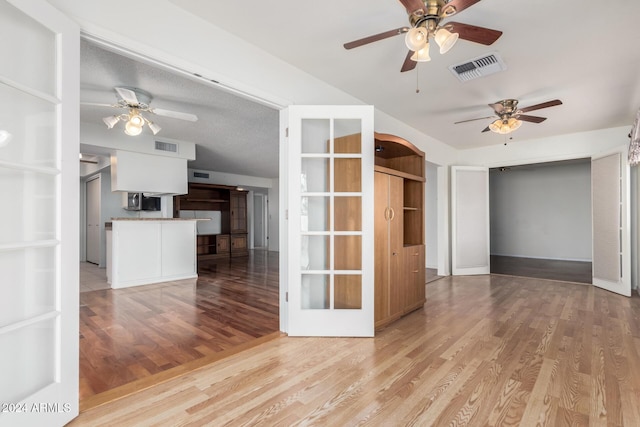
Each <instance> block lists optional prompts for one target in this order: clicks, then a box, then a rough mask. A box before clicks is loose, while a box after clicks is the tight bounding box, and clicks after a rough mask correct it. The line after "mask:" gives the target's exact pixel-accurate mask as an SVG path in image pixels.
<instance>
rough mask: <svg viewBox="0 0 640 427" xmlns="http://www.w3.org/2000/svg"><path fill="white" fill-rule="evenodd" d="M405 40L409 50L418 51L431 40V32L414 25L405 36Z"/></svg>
mask: <svg viewBox="0 0 640 427" xmlns="http://www.w3.org/2000/svg"><path fill="white" fill-rule="evenodd" d="M404 42H405V44H406V45H407V47H408V48H409V50H412V51H414V52H417V51H419V50H420V49H422V48H424V47H425V45H426V44H427V43H428V42H429V32H428V31H427V29H426V28H423V27H413V28H411V29H410V30H409V31H407V34H406V35H405V36H404Z"/></svg>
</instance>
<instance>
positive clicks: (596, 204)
mask: <svg viewBox="0 0 640 427" xmlns="http://www.w3.org/2000/svg"><path fill="white" fill-rule="evenodd" d="M625 148H626V147H623V148H621V149H620V150H619V151H615V152H611V153H606V154H603V155H601V156H598V157H593V158H592V159H591V204H592V212H593V218H592V221H593V270H592V271H593V284H594V285H595V286H598V287H600V288H603V289H606V290H609V291H612V292H616V293H619V294H621V295H625V296H631V255H630V254H631V243H630V239H629V236H630V233H629V229H630V224H629V221H630V214H629V166H628V165H627V163H626V162H625V156H624V155H623V153H624V152H625Z"/></svg>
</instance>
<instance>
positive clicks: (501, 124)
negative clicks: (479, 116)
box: [489, 117, 522, 135]
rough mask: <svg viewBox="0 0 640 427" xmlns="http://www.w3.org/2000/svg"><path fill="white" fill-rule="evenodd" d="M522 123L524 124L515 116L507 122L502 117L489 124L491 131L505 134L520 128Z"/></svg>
mask: <svg viewBox="0 0 640 427" xmlns="http://www.w3.org/2000/svg"><path fill="white" fill-rule="evenodd" d="M521 125H522V122H521V121H520V120H518V119H514V118H513V117H512V118H510V119H509V120H507V121H506V122H505V121H504V120H502V119H498V120H496V121H495V122H493V123H491V124H490V125H489V130H490V131H491V132H495V133H499V134H501V135H505V134H507V133H511V132H513V131H514V130H516V129H518V128H519V127H520V126H521Z"/></svg>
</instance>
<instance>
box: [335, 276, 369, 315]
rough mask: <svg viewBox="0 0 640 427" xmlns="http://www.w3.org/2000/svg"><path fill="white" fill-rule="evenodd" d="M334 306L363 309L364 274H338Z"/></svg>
mask: <svg viewBox="0 0 640 427" xmlns="http://www.w3.org/2000/svg"><path fill="white" fill-rule="evenodd" d="M334 281H335V284H334V286H335V304H334V308H335V309H337V310H340V309H352V310H353V309H361V308H362V276H360V275H357V276H356V275H346V274H336V276H335V278H334Z"/></svg>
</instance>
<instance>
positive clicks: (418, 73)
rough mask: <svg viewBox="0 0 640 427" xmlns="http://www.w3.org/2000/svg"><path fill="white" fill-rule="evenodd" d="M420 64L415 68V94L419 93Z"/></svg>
mask: <svg viewBox="0 0 640 427" xmlns="http://www.w3.org/2000/svg"><path fill="white" fill-rule="evenodd" d="M419 71H420V63H418V64H417V67H416V93H420V72H419Z"/></svg>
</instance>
